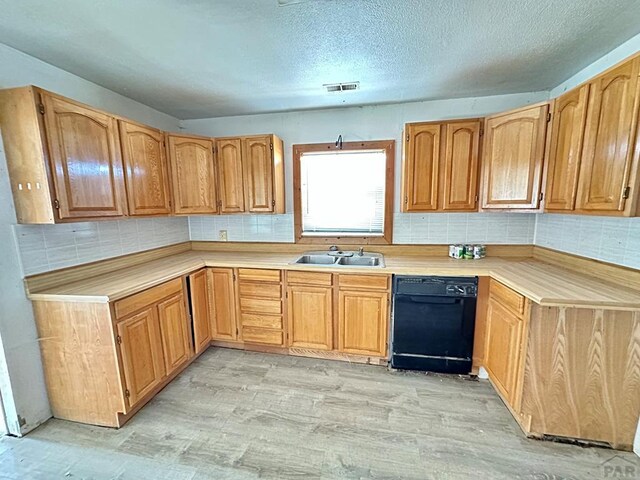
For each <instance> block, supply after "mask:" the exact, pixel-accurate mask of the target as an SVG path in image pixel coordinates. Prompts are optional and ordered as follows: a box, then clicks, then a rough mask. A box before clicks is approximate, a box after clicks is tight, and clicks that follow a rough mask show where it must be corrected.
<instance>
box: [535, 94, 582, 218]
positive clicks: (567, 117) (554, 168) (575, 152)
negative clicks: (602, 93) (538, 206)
mask: <svg viewBox="0 0 640 480" xmlns="http://www.w3.org/2000/svg"><path fill="white" fill-rule="evenodd" d="M588 98H589V85H584V86H582V87H580V88H577V89H575V90H571V91H570V92H567V93H565V94H564V95H562V96H561V97H558V98H557V99H556V101H555V107H554V112H553V124H552V127H551V146H550V149H549V166H548V171H547V193H546V194H547V200H546V202H545V208H546V209H547V210H573V209H574V208H575V204H576V193H577V190H578V172H579V170H580V159H581V155H582V141H583V138H584V126H585V121H586V118H587V100H588Z"/></svg>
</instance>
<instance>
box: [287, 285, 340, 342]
mask: <svg viewBox="0 0 640 480" xmlns="http://www.w3.org/2000/svg"><path fill="white" fill-rule="evenodd" d="M287 299H288V305H289V308H288V311H287V317H288V318H287V320H288V324H289V341H288V345H289V346H290V347H299V348H313V349H316V350H331V349H333V288H331V287H310V286H305V285H296V286H290V287H288V288H287Z"/></svg>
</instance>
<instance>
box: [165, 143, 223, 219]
mask: <svg viewBox="0 0 640 480" xmlns="http://www.w3.org/2000/svg"><path fill="white" fill-rule="evenodd" d="M213 145H214V144H213V140H211V139H209V138H204V137H194V136H188V135H176V134H169V135H167V151H168V157H169V165H170V167H171V180H172V186H173V188H172V190H173V210H174V212H175V213H176V214H179V215H186V214H192V215H193V214H215V213H218V203H217V202H218V200H217V187H216V174H215V163H214V159H213V150H214V146H213Z"/></svg>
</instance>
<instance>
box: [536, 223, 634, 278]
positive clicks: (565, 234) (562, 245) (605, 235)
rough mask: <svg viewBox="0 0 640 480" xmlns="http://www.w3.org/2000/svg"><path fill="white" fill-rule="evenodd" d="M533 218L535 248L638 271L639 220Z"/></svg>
mask: <svg viewBox="0 0 640 480" xmlns="http://www.w3.org/2000/svg"><path fill="white" fill-rule="evenodd" d="M536 216H537V219H536V235H535V240H534V241H535V244H536V245H540V246H542V247H549V248H553V249H554V250H561V251H563V252H568V253H573V254H576V255H580V256H582V257H589V258H594V259H596V260H602V261H605V262H610V263H617V264H619V265H624V266H627V267H631V268H640V218H615V217H595V216H594V217H590V216H583V215H558V214H541V215H536Z"/></svg>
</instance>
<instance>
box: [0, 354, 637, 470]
mask: <svg viewBox="0 0 640 480" xmlns="http://www.w3.org/2000/svg"><path fill="white" fill-rule="evenodd" d="M614 457H615V458H614ZM612 458H613V460H611V461H612V462H613V463H614V464H619V463H620V462H622V463H623V464H625V466H626V465H627V464H628V465H631V466H634V468H635V469H636V471H637V473H638V478H640V459H639V458H638V457H636V456H635V455H633V454H630V453H622V452H615V451H612V450H607V449H601V448H582V447H579V446H573V445H563V444H557V443H551V442H542V441H537V440H529V439H527V438H525V437H524V436H523V434H522V433H521V431H520V429H519V428H518V426H517V425H516V423H515V421H514V420H513V419H512V418H511V416H510V414H509V413H508V412H507V409H506V408H505V407H504V405H503V404H502V403H501V401H500V399H499V398H498V396H497V395H496V394H495V392H494V391H493V389H492V388H491V386H490V385H489V384H488V383H487V382H486V381H470V380H466V379H460V378H451V377H442V376H427V375H423V374H417V373H399V372H389V371H387V370H386V368H384V367H374V366H369V365H356V364H348V363H343V362H333V361H326V360H318V359H309V358H300V357H288V356H282V355H269V354H262V353H252V352H244V351H238V350H228V349H214V348H211V349H209V350H208V351H207V352H205V353H204V354H203V355H202V356H201V357H200V358H199V359H198V360H196V361H195V362H194V363H193V364H192V365H191V366H190V367H189V368H188V369H187V370H186V371H185V372H183V373H182V374H181V375H180V376H179V377H178V378H177V379H176V380H174V382H173V383H171V384H170V385H169V386H168V387H167V388H165V389H164V390H163V391H162V392H161V393H160V394H159V395H158V396H157V397H156V398H155V399H153V400H152V401H151V402H150V403H149V404H148V405H147V406H146V407H144V408H143V409H142V410H141V411H140V412H139V413H138V414H137V415H136V416H135V417H134V418H133V419H132V420H131V421H130V422H129V423H128V424H127V425H125V426H124V427H123V428H122V429H120V430H113V429H108V428H100V427H91V426H86V425H80V424H75V423H71V422H65V421H60V420H50V421H49V422H47V423H46V424H45V425H43V426H42V427H40V428H38V429H37V430H36V431H34V432H32V433H30V434H29V435H27V436H26V437H25V438H22V439H17V438H10V437H4V438H1V439H0V478H1V479H7V478H8V479H57V478H60V479H69V478H71V479H135V480H141V479H143V480H144V479H149V480H151V479H153V480H158V479H159V480H162V479H171V480H182V479H184V480H195V479H221V480H224V479H256V478H266V479H294V478H295V479H300V478H304V479H333V478H336V479H337V478H348V479H416V480H417V479H420V480H425V479H438V480H440V479H447V480H448V479H476V478H478V479H480V478H481V479H509V480H512V479H529V480H560V479H575V480H584V479H590V478H594V479H603V478H608V477H607V476H606V474H605V470H604V467H603V466H602V464H603V462H606V461H608V460H610V459H612ZM616 462H618V463H616ZM609 476H611V473H610V474H609ZM625 478H626V477H625ZM631 478H635V477H631Z"/></svg>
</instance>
